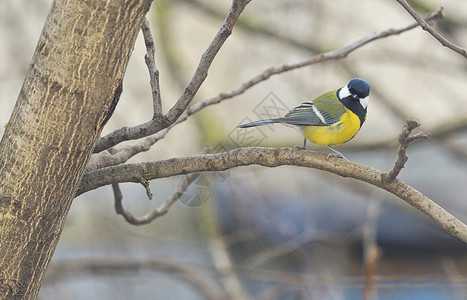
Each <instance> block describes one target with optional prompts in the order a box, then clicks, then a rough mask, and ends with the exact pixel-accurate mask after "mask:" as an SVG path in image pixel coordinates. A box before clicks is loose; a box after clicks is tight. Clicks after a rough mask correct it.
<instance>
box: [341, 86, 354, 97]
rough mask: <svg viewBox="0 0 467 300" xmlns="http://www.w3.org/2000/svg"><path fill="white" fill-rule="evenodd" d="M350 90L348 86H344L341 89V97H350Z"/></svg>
mask: <svg viewBox="0 0 467 300" xmlns="http://www.w3.org/2000/svg"><path fill="white" fill-rule="evenodd" d="M350 95H351V94H350V91H349V88H348V87H347V86H344V87H343V88H341V89H340V91H339V98H340V99H344V98H345V97H348V96H350Z"/></svg>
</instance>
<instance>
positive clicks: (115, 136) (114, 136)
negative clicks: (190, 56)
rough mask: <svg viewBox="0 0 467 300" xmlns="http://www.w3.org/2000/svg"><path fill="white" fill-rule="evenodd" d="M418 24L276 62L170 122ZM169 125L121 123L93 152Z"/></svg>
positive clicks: (159, 122) (432, 17) (438, 12)
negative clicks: (281, 75) (282, 62)
mask: <svg viewBox="0 0 467 300" xmlns="http://www.w3.org/2000/svg"><path fill="white" fill-rule="evenodd" d="M441 11H442V10H441V8H440V9H438V10H436V11H434V12H433V13H431V14H429V15H428V16H427V17H426V18H425V20H427V21H431V20H436V19H439V18H441V17H442V13H441ZM417 26H418V23H416V22H415V23H413V24H410V25H408V26H405V27H402V28H399V29H392V28H391V29H387V30H385V31H381V32H379V33H374V34H371V35H368V36H365V37H363V38H361V39H360V40H358V41H356V42H354V43H352V44H350V45H348V46H346V47H343V48H340V49H338V50H335V51H330V52H326V53H322V54H318V55H314V56H312V57H309V58H307V59H304V60H301V61H298V62H291V63H287V64H283V65H278V66H275V67H271V68H268V69H266V70H265V71H263V72H262V73H260V74H258V75H256V76H255V77H253V78H251V79H250V80H248V81H246V82H245V83H243V84H241V85H240V86H238V87H237V88H235V89H232V90H230V91H227V92H223V93H220V94H218V95H216V96H213V97H210V98H206V99H204V100H202V101H200V102H197V103H194V104H193V105H191V106H190V107H188V108H187V109H186V111H185V113H184V114H182V115H181V116H180V117H179V118H178V119H177V121H176V122H175V123H173V124H171V125H175V124H179V123H181V122H183V121H185V120H187V119H188V117H189V116H190V115H192V114H194V113H196V112H198V111H200V110H202V109H203V108H205V107H207V106H210V105H213V104H217V103H219V102H221V101H223V100H226V99H231V98H233V97H235V96H238V95H240V94H242V93H244V92H245V91H246V90H248V89H249V88H251V87H253V86H255V85H257V84H258V83H260V82H262V81H265V80H267V79H269V78H270V77H271V76H273V75H277V74H280V73H283V72H287V71H291V70H294V69H297V68H301V67H305V66H308V65H312V64H315V63H319V62H322V61H327V60H331V59H342V58H345V57H346V56H347V55H348V54H349V53H350V52H352V51H354V50H356V49H358V48H360V47H362V46H364V45H366V44H368V43H370V42H372V41H375V40H378V39H381V38H386V37H389V36H392V35H398V34H401V33H403V32H406V31H409V30H411V29H413V28H415V27H417ZM164 122H165V123H164ZM172 127H173V126H169V125H168V124H167V122H166V120H165V118H158V119H156V120H151V121H150V122H146V123H144V124H141V125H137V126H135V127H122V128H120V129H117V130H116V131H114V132H112V133H110V134H108V135H106V136H104V137H103V138H101V139H99V141H98V143H97V145H96V148H95V149H94V152H95V153H97V152H101V151H103V150H105V149H108V148H110V147H112V146H115V145H117V144H119V143H121V142H122V141H126V140H132V139H138V138H141V137H144V136H149V135H151V134H153V133H155V132H159V131H160V130H162V129H164V130H166V131H165V132H164V135H165V134H166V133H167V131H168V130H170V129H171V128H172ZM156 141H157V140H156ZM154 142H155V141H154ZM142 151H147V150H142ZM138 153H139V152H138ZM135 154H136V153H135Z"/></svg>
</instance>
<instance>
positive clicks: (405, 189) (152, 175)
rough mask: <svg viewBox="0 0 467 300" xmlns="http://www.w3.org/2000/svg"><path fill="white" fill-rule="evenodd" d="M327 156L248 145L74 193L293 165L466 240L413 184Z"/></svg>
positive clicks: (119, 173) (141, 167)
mask: <svg viewBox="0 0 467 300" xmlns="http://www.w3.org/2000/svg"><path fill="white" fill-rule="evenodd" d="M326 157H327V154H325V153H318V152H314V151H307V150H296V149H294V148H261V147H250V148H242V149H235V150H231V151H227V152H223V153H217V154H205V155H195V156H189V157H181V158H172V159H168V160H162V161H156V162H146V163H139V164H126V165H121V166H114V167H108V168H104V169H99V170H96V171H93V172H90V173H87V174H85V175H84V177H83V179H82V182H81V185H80V187H79V189H78V192H77V195H80V194H82V193H84V192H87V191H90V190H93V189H96V188H98V187H100V186H104V185H108V184H111V183H114V182H137V179H136V178H141V177H144V178H146V179H147V180H152V179H157V178H164V177H170V176H175V175H181V174H189V173H195V172H205V171H224V170H227V169H231V168H235V167H240V166H248V165H255V164H256V165H261V166H265V167H278V166H284V165H294V166H301V167H307V168H315V169H319V170H323V171H328V172H331V173H334V174H337V175H340V176H343V177H351V178H355V179H358V180H361V181H364V182H367V183H369V184H372V185H375V186H377V187H380V188H382V189H384V190H386V191H388V192H390V193H392V194H394V195H396V196H398V197H399V198H401V199H403V200H404V201H406V202H407V203H409V204H410V205H412V206H414V207H415V208H416V209H418V210H420V211H422V212H423V213H425V214H427V215H428V216H429V217H430V218H432V219H433V220H434V221H435V222H437V223H438V224H440V225H441V226H442V227H443V228H444V229H445V230H447V231H448V232H450V233H451V234H452V235H454V236H456V237H458V238H460V239H461V240H463V241H465V242H467V226H466V225H465V224H464V223H462V222H461V221H460V220H458V219H457V218H456V217H454V216H453V215H451V214H450V213H449V212H447V211H446V210H444V209H443V208H442V207H440V206H439V205H438V204H436V203H435V202H434V201H432V200H431V199H429V198H428V197H426V196H425V195H423V194H422V193H420V192H419V191H417V190H416V189H414V188H413V187H411V186H409V185H407V184H405V183H404V182H402V181H400V180H398V179H397V178H396V179H394V180H393V181H391V182H388V181H387V180H384V177H385V176H387V175H385V174H386V173H384V172H382V171H380V170H376V169H374V168H371V167H368V166H365V165H361V164H358V163H355V162H352V161H348V160H343V159H339V158H330V159H329V160H326Z"/></svg>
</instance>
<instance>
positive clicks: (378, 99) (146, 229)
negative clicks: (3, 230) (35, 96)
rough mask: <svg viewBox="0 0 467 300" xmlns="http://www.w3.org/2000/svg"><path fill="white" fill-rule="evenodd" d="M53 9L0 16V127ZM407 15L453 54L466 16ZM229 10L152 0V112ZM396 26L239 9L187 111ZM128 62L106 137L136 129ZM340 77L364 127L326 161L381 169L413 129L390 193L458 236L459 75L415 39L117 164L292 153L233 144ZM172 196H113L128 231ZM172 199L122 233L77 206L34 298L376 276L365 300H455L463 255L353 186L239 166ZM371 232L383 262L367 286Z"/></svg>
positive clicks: (15, 0) (336, 290) (361, 14)
mask: <svg viewBox="0 0 467 300" xmlns="http://www.w3.org/2000/svg"><path fill="white" fill-rule="evenodd" d="M51 2H52V1H51V0H39V1H33V2H31V1H26V0H3V1H1V2H0V16H1V17H0V40H1V43H0V99H1V110H0V124H5V123H6V122H8V118H9V115H10V113H11V111H12V109H13V106H14V103H15V100H16V97H17V95H18V93H19V90H20V88H21V84H22V81H23V78H24V76H25V73H26V70H27V67H28V63H29V60H30V58H31V56H32V53H33V51H34V48H35V45H36V42H37V40H38V37H39V34H40V31H41V29H42V25H43V22H44V20H45V17H46V15H47V11H48V9H49V7H50V5H51ZM411 3H412V4H414V5H416V7H417V10H418V11H419V12H420V13H421V14H425V13H426V12H428V11H432V10H435V9H437V8H438V7H439V6H444V8H445V14H446V18H445V20H443V21H440V22H439V23H437V24H439V25H437V28H438V30H440V31H441V32H442V33H443V34H444V35H445V36H446V37H447V38H448V39H450V40H452V41H453V42H455V43H457V44H460V45H462V46H464V47H466V46H467V21H466V20H467V2H466V1H464V0H430V1H428V0H426V1H421V0H419V1H411ZM229 5H230V1H228V0H222V1H221V0H218V1H208V0H203V1H201V0H197V1H195V0H177V1H167V0H161V1H154V4H153V9H152V11H151V13H150V15H149V18H150V22H151V24H152V27H153V33H154V35H155V39H156V49H157V53H156V60H157V65H158V67H159V69H160V73H161V75H160V76H161V88H162V97H163V108H164V110H165V111H167V110H168V109H169V108H170V106H171V105H173V104H174V103H175V101H176V100H177V98H178V96H179V95H180V94H181V92H182V91H183V88H184V86H185V85H186V83H187V82H188V81H189V80H190V79H191V76H192V74H193V72H194V70H195V68H196V66H197V63H198V61H199V58H200V56H201V54H202V52H203V51H204V49H205V48H206V47H207V46H208V45H209V42H210V40H211V39H212V37H213V36H214V35H215V33H216V31H217V30H218V28H219V26H220V24H221V23H222V20H223V16H225V13H226V12H227V10H228V7H229ZM412 22H413V20H412V18H411V17H410V16H409V15H408V14H407V12H406V11H405V10H404V9H403V8H402V7H401V6H400V5H399V4H398V3H397V2H396V1H387V0H361V1H344V0H334V1H325V0H297V1H280V0H274V1H264V0H253V1H252V2H251V3H250V5H249V6H248V7H247V9H246V11H245V13H244V15H243V17H242V18H241V19H240V21H239V24H237V26H236V27H235V30H234V33H233V35H232V36H231V37H230V38H229V40H228V41H227V42H226V44H225V45H224V47H223V48H222V50H221V51H220V52H219V54H218V56H217V57H216V59H215V61H214V63H213V65H212V68H211V70H210V72H209V76H208V78H207V80H206V82H205V84H204V85H203V86H202V88H201V90H200V92H199V93H198V95H197V96H196V98H195V101H200V100H202V99H204V98H207V97H211V96H214V95H217V94H218V93H220V92H223V91H227V90H231V89H233V88H236V87H237V86H239V85H240V84H241V83H243V82H245V81H247V80H248V79H250V78H251V77H253V76H255V75H256V74H258V73H260V72H262V71H263V70H265V69H266V68H268V67H270V66H275V65H278V64H282V63H287V62H291V61H297V60H300V59H303V58H306V57H309V56H311V55H313V54H315V53H319V52H323V51H329V50H335V49H338V48H341V47H344V46H346V45H349V44H350V43H352V42H355V41H357V40H358V39H360V38H362V37H364V36H366V35H369V34H372V33H374V32H379V31H382V30H386V29H389V28H400V27H403V26H405V25H408V24H411V23H412ZM144 53H145V49H144V44H143V42H142V36H140V37H139V38H138V41H137V45H136V47H135V51H134V53H133V56H132V58H131V61H130V64H129V66H128V72H127V74H126V77H125V82H124V92H123V95H122V98H121V101H120V103H119V105H118V107H117V110H116V112H115V114H114V116H113V117H112V119H111V120H110V122H109V124H108V125H107V127H106V128H105V129H104V134H105V133H109V132H110V131H112V130H114V129H117V128H119V127H121V126H128V125H135V124H138V123H141V122H145V121H147V120H149V119H150V118H151V116H152V115H151V114H152V112H151V111H152V104H151V94H150V92H151V90H150V87H149V83H148V80H149V79H148V76H147V75H148V74H147V70H146V68H145V64H144ZM353 77H362V78H365V79H367V80H368V81H369V82H370V84H371V87H372V95H371V99H370V105H369V113H368V119H367V121H366V123H365V125H364V126H363V128H362V130H361V131H360V133H359V134H358V135H357V137H355V138H354V139H353V140H352V141H351V142H349V143H348V144H346V145H343V146H341V147H337V149H338V150H340V151H342V152H344V153H345V155H346V157H347V158H348V159H350V160H353V161H356V162H359V163H363V164H366V165H369V166H372V167H375V168H379V169H382V170H390V169H391V167H392V165H393V163H394V161H395V158H396V149H395V148H394V145H395V143H396V140H397V135H398V133H399V132H400V130H401V128H402V126H403V124H404V120H405V119H406V118H407V117H414V118H418V119H419V120H420V122H421V124H422V127H421V129H425V130H430V131H432V132H433V133H434V135H435V136H434V138H433V139H431V140H426V141H420V142H417V143H416V144H414V145H413V146H411V148H410V149H409V151H408V154H409V161H408V163H407V164H406V168H405V169H404V170H403V171H402V174H401V175H400V178H401V179H402V180H404V181H405V182H407V183H408V184H410V185H412V186H414V187H415V188H417V189H418V190H420V191H421V192H423V193H424V194H425V195H427V196H428V197H430V198H431V199H433V200H434V201H436V202H437V203H438V204H439V205H441V206H442V207H444V208H445V209H447V210H448V211H450V212H451V213H452V214H454V215H455V216H457V217H458V218H459V219H460V220H462V221H463V222H467V201H466V200H467V199H466V192H467V188H466V183H467V173H466V170H467V167H466V157H467V155H466V153H467V135H466V134H465V129H466V128H467V96H466V95H467V64H466V60H465V58H463V57H461V56H460V55H458V54H456V53H454V52H452V51H451V50H448V49H447V48H444V47H442V46H441V45H440V44H439V43H438V42H437V41H436V40H435V39H434V38H433V37H431V36H430V35H429V34H427V33H426V32H423V31H422V30H421V29H419V28H417V29H415V30H412V31H410V32H407V33H404V34H401V35H400V36H393V37H388V38H386V39H383V40H379V41H376V42H373V43H371V44H369V45H366V46H364V47H362V48H361V49H358V50H357V51H355V52H353V53H352V54H350V56H349V57H348V58H346V59H344V60H339V61H329V62H325V63H321V64H317V65H313V66H309V67H306V68H302V69H298V70H294V71H291V72H287V73H284V74H281V75H278V76H273V77H272V78H270V79H269V80H267V81H265V82H263V83H261V84H258V85H257V86H255V87H253V88H251V89H249V90H248V91H247V92H246V93H244V94H241V95H239V96H238V97H235V98H233V99H230V100H226V101H225V102H223V103H221V104H218V105H215V106H211V107H209V108H207V109H205V110H203V111H202V112H201V113H199V114H197V115H196V116H193V117H191V118H190V119H189V120H188V121H186V122H184V123H183V124H181V125H179V126H177V127H176V128H174V129H173V130H172V131H170V132H169V133H168V134H167V136H166V137H165V138H164V139H163V140H161V141H159V142H158V143H157V144H156V145H155V146H154V147H153V148H152V149H151V151H148V152H146V153H142V154H140V155H137V156H136V157H134V158H132V159H131V161H130V162H140V161H155V160H160V159H165V158H170V157H178V156H185V155H194V154H199V153H201V152H202V151H203V148H204V146H205V145H206V144H209V145H211V147H213V148H214V149H217V150H223V149H230V148H234V147H238V146H248V145H259V146H272V147H278V146H294V145H297V144H300V143H301V142H302V138H301V135H300V133H299V132H298V131H296V130H294V129H293V128H287V127H282V126H279V125H278V126H269V127H262V128H260V129H253V130H251V131H248V132H245V131H239V130H237V129H236V126H237V125H239V124H240V123H241V122H245V121H246V120H257V119H260V118H264V117H268V116H279V115H283V114H284V113H285V112H286V111H287V110H288V109H290V108H292V107H294V106H295V105H298V104H299V103H300V102H302V101H304V100H307V99H310V98H312V97H316V96H318V95H319V94H321V93H323V92H326V91H328V90H331V89H335V88H337V87H339V86H341V85H344V84H345V83H346V82H348V80H349V79H350V78H353ZM0 134H3V125H2V126H1V129H0ZM310 148H312V149H313V150H317V151H327V150H326V149H323V148H319V147H313V146H311V147H310ZM179 180H180V178H167V179H161V180H156V181H153V182H151V189H152V192H153V194H154V199H153V200H152V201H149V200H148V199H147V197H146V193H145V191H144V189H143V188H142V187H141V186H140V185H136V184H123V185H121V187H122V191H123V196H124V200H123V201H124V206H125V207H126V208H127V209H129V210H131V211H132V212H133V213H134V214H136V215H142V214H144V213H146V212H148V211H149V210H151V209H154V208H155V207H157V205H158V204H159V203H160V202H161V201H162V200H163V199H165V198H167V197H168V196H170V195H171V194H172V192H173V191H174V189H175V187H176V185H177V182H178V181H179ZM181 200H182V201H180V202H177V203H176V204H175V205H173V207H172V208H171V209H170V211H169V213H168V214H167V215H166V216H163V217H161V218H160V219H157V220H156V221H155V222H153V223H152V224H150V225H146V226H140V227H134V226H132V225H129V224H127V223H126V222H125V221H124V220H123V218H122V217H121V216H118V215H116V213H115V211H114V207H113V195H112V191H111V188H110V187H103V188H100V189H98V190H95V191H92V192H89V193H87V194H85V195H82V196H81V197H78V198H77V199H76V200H75V201H74V203H73V205H72V207H71V211H70V213H69V216H68V218H67V223H66V226H65V229H64V231H63V235H62V237H61V239H60V243H59V245H58V248H57V250H56V252H55V255H54V257H53V259H52V262H51V265H50V269H49V271H48V276H47V278H46V280H45V282H44V285H43V287H42V290H41V292H40V295H39V299H204V298H206V297H208V296H209V295H214V297H216V296H217V297H220V298H224V297H226V298H227V297H230V298H232V299H253V298H254V299H361V297H362V294H363V291H364V287H365V279H371V278H370V277H371V276H370V277H369V276H368V274H374V275H375V276H376V277H374V278H373V279H374V280H375V281H374V285H373V287H374V288H375V290H374V293H373V295H372V296H371V298H372V299H466V298H467V277H466V276H467V255H466V253H467V247H466V245H465V244H464V243H462V242H460V241H459V240H457V239H455V238H452V237H450V236H449V235H447V234H446V233H445V232H444V231H443V230H441V229H440V228H439V227H438V226H437V225H435V224H434V223H433V222H432V221H430V220H429V219H428V218H427V217H425V216H424V215H422V214H421V213H419V212H417V211H416V210H414V209H413V208H411V207H409V206H408V205H407V204H405V203H404V202H403V201H402V200H400V199H398V198H395V197H393V196H391V195H389V194H388V193H386V192H383V191H381V190H378V189H376V188H374V187H371V186H369V185H368V184H364V183H361V182H358V181H356V180H352V179H346V178H340V177H337V176H335V175H332V174H328V173H324V172H322V171H318V170H313V169H304V168H297V167H280V168H275V169H268V168H263V167H255V166H253V167H247V168H238V169H234V170H230V171H228V172H222V173H215V174H203V175H202V176H201V177H200V178H199V180H198V181H196V182H195V184H194V185H193V186H192V187H191V188H190V189H189V190H188V191H187V192H186V193H185V195H183V197H182V199H181ZM187 203H188V205H186V204H187ZM372 231H375V232H376V242H377V244H378V246H379V248H380V250H381V257H380V259H376V264H373V265H371V264H370V267H371V266H374V267H375V268H376V269H375V271H374V272H373V273H371V272H370V273H366V272H365V269H366V268H365V259H364V253H365V249H367V248H366V247H365V245H367V244H366V242H371V240H372V239H371V237H372V234H371V233H372ZM210 293H211V294H210ZM219 295H223V296H219Z"/></svg>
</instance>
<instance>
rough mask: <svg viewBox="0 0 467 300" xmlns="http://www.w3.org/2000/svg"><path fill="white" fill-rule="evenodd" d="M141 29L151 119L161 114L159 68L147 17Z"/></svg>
mask: <svg viewBox="0 0 467 300" xmlns="http://www.w3.org/2000/svg"><path fill="white" fill-rule="evenodd" d="M141 31H142V32H143V37H144V44H145V45H146V55H145V56H144V61H145V62H146V65H147V67H148V71H149V82H150V84H151V91H152V105H153V109H154V116H153V119H156V118H160V117H161V116H162V99H161V91H160V87H159V70H158V69H157V67H156V59H155V53H156V46H155V43H154V38H153V37H152V33H151V26H150V25H149V21H148V19H147V18H144V21H143V24H142V26H141Z"/></svg>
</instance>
